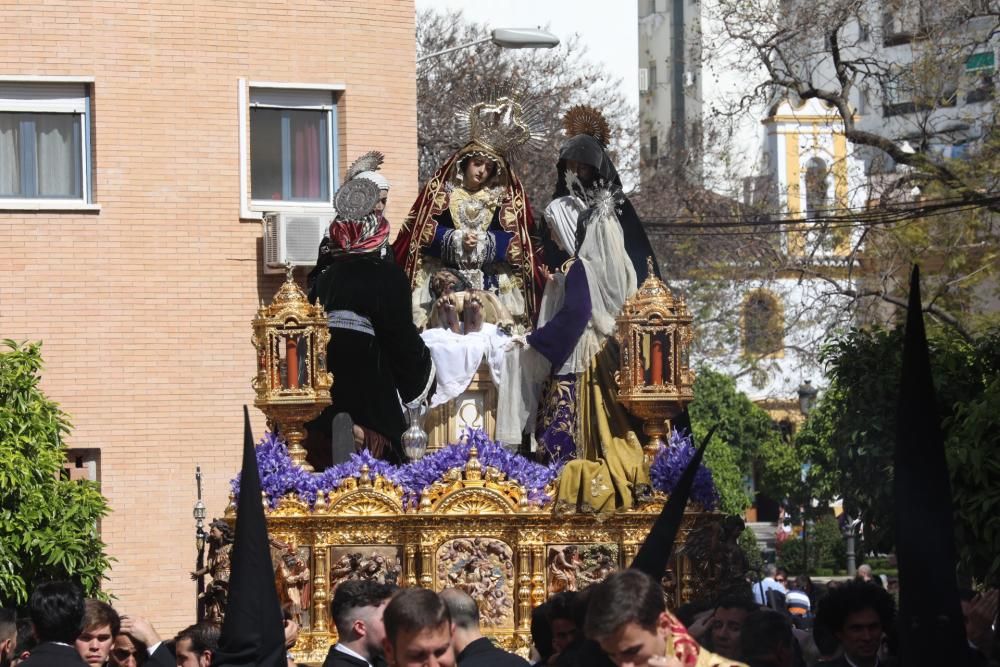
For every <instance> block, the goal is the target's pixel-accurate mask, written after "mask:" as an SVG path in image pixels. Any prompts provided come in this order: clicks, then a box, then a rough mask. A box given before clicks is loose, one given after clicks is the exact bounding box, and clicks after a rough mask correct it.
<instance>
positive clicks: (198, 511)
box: [193, 466, 208, 621]
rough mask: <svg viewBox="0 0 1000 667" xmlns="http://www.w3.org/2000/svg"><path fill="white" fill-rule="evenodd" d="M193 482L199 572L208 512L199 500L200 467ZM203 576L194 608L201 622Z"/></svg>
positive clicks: (200, 579)
mask: <svg viewBox="0 0 1000 667" xmlns="http://www.w3.org/2000/svg"><path fill="white" fill-rule="evenodd" d="M194 479H195V482H196V483H197V485H198V501H197V502H196V503H195V504H194V512H193V515H194V525H195V529H194V543H195V545H196V547H197V549H198V555H197V557H196V558H195V572H201V570H202V568H203V567H205V536H206V533H205V517H206V516H208V512H207V511H206V510H205V502H204V501H203V500H202V499H201V466H196V467H195V473H194ZM204 593H205V575H201V576H199V577H198V598H197V600H198V601H197V603H196V606H195V613H196V614H197V617H196V618H197V620H199V621H200V620H201V619H202V618H204V616H205V608H204V607H205V600H204V597H203V595H204Z"/></svg>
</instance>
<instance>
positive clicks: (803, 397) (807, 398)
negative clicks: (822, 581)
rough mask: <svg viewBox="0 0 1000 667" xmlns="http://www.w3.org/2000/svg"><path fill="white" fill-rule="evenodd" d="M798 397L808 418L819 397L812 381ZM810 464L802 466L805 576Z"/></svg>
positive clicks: (810, 504)
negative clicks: (804, 496)
mask: <svg viewBox="0 0 1000 667" xmlns="http://www.w3.org/2000/svg"><path fill="white" fill-rule="evenodd" d="M798 395H799V412H801V413H802V416H803V417H808V416H809V413H810V412H812V409H813V407H815V405H816V397H817V395H819V390H818V389H816V387H814V386H813V385H812V380H805V381H803V382H802V384H800V385H799V388H798ZM810 467H811V464H809V463H808V462H807V463H804V464H802V488H803V489H804V490H805V491H806V503H805V506H804V507H803V508H802V556H803V560H804V561H805V562H804V563H803V569H804V571H805V574H806V575H808V574H809V533H810V532H811V531H810V530H809V510H810V509H811V506H812V492H811V491H809V488H808V485H807V483H806V479H807V477H808V475H809V468H810Z"/></svg>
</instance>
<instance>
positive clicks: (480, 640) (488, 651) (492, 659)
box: [441, 588, 529, 667]
mask: <svg viewBox="0 0 1000 667" xmlns="http://www.w3.org/2000/svg"><path fill="white" fill-rule="evenodd" d="M441 599H442V600H443V601H444V603H445V605H446V606H447V607H448V613H449V614H451V622H452V623H453V624H454V625H455V632H454V633H453V634H452V639H451V643H452V646H454V647H455V655H456V656H457V660H458V667H528V666H529V663H528V661H527V660H525V659H524V658H520V657H518V656H516V655H514V654H513V653H508V652H507V651H504V650H503V649H502V648H500V647H498V646H496V645H495V644H494V643H493V642H491V641H490V640H489V639H487V638H486V637H484V636H483V635H482V633H481V632H480V631H479V605H477V604H476V601H475V600H473V599H472V596H471V595H469V594H468V593H466V592H465V591H463V590H461V589H458V588H447V589H445V590H443V591H441Z"/></svg>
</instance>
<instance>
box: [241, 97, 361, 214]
mask: <svg viewBox="0 0 1000 667" xmlns="http://www.w3.org/2000/svg"><path fill="white" fill-rule="evenodd" d="M346 89H347V86H346V85H344V84H342V83H293V82H276V81H248V80H247V79H244V78H241V79H239V81H238V90H237V104H238V106H239V133H240V144H239V146H240V218H242V219H244V220H262V219H263V218H264V214H265V213H270V212H282V211H317V212H320V211H331V210H332V208H333V195H334V192H335V190H336V188H337V185H338V183H339V179H340V174H339V172H340V161H339V157H340V156H339V153H340V137H339V133H338V129H339V128H338V118H337V116H338V108H337V107H338V105H339V104H340V97H341V96H342V94H343V92H344V91H345V90H346ZM251 91H272V92H273V93H274V94H275V95H276V96H277V97H280V95H281V93H282V91H285V92H288V93H294V92H295V91H309V92H317V91H319V92H329V93H330V104H329V106H326V105H324V109H325V110H326V111H327V114H328V115H327V127H328V132H327V178H328V180H329V182H328V184H327V193H328V195H329V198H330V200H329V201H322V202H301V201H280V200H272V199H264V200H255V199H252V198H251V180H250V169H251V166H250V108H251V102H250V98H251V95H250V93H251ZM260 106H273V107H274V108H285V109H294V108H296V106H294V105H283V104H282V105H279V104H275V105H270V104H266V105H260ZM297 108H302V109H305V108H311V109H316V108H318V107H317V106H299V107H297Z"/></svg>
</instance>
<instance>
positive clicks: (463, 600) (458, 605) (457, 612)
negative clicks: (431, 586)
mask: <svg viewBox="0 0 1000 667" xmlns="http://www.w3.org/2000/svg"><path fill="white" fill-rule="evenodd" d="M441 600H442V601H444V604H445V606H446V607H448V615H449V616H451V623H452V626H453V627H454V629H455V630H454V633H453V634H452V640H451V643H452V646H453V647H454V648H455V655H456V656H457V655H458V654H460V653H461V652H462V651H464V650H465V647H466V646H468V645H469V644H471V643H472V642H474V641H476V640H477V639H481V638H482V636H483V634H482V633H481V632H480V631H479V605H478V604H476V601H475V600H474V599H472V596H471V595H469V594H468V593H466V592H465V591H463V590H461V589H459V588H446V589H444V590H443V591H441Z"/></svg>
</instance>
